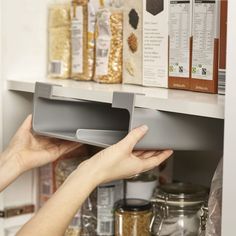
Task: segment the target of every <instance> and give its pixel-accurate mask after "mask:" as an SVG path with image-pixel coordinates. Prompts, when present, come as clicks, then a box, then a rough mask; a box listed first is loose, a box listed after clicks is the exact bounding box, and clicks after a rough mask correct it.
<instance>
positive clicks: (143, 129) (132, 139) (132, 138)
mask: <svg viewBox="0 0 236 236" xmlns="http://www.w3.org/2000/svg"><path fill="white" fill-rule="evenodd" d="M147 131H148V126H147V125H142V126H140V127H138V128H135V129H133V130H132V131H131V132H130V133H129V134H128V135H127V136H126V137H125V138H124V139H123V140H121V141H120V142H119V143H118V145H120V146H122V147H125V148H127V149H128V150H129V151H132V150H133V148H134V146H135V145H136V144H137V143H138V142H139V141H140V140H141V139H142V138H143V137H144V135H145V134H146V133H147Z"/></svg>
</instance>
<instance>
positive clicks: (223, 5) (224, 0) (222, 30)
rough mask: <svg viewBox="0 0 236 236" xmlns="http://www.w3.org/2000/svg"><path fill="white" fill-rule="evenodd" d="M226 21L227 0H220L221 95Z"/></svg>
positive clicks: (225, 46) (221, 89)
mask: <svg viewBox="0 0 236 236" xmlns="http://www.w3.org/2000/svg"><path fill="white" fill-rule="evenodd" d="M227 21H228V0H221V6H220V55H219V56H220V58H219V83H218V93H219V94H223V95H224V94H225V87H226V55H227Z"/></svg>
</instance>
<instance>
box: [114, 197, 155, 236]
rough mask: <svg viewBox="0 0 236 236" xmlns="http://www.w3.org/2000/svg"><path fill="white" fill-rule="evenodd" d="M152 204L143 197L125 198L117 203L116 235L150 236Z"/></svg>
mask: <svg viewBox="0 0 236 236" xmlns="http://www.w3.org/2000/svg"><path fill="white" fill-rule="evenodd" d="M151 218H152V205H151V203H150V202H149V201H146V200H141V199H124V200H121V201H119V202H117V203H116V205H115V236H130V235H132V236H149V235H150V232H149V231H150V230H149V227H150V223H151Z"/></svg>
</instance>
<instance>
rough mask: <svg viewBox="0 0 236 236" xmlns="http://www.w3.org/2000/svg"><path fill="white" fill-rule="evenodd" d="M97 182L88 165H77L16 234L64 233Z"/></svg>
mask: <svg viewBox="0 0 236 236" xmlns="http://www.w3.org/2000/svg"><path fill="white" fill-rule="evenodd" d="M90 166H91V165H90ZM97 184H99V181H98V178H97V175H96V174H95V172H91V168H90V167H89V168H87V167H84V166H82V167H79V168H78V169H77V170H76V171H75V172H74V173H73V174H72V175H71V176H70V177H69V178H68V179H67V181H66V182H65V183H64V184H63V185H62V186H61V188H60V189H59V190H58V191H57V192H56V193H55V194H54V196H53V197H52V198H51V199H50V200H49V201H48V202H47V203H46V204H45V205H44V207H43V208H42V209H41V210H40V211H39V212H38V213H37V214H36V215H35V217H34V218H33V219H32V220H30V221H29V222H28V223H27V224H26V225H25V226H24V227H23V228H22V229H21V231H20V232H19V233H18V234H17V236H26V235H34V236H42V235H48V236H61V235H64V233H65V230H66V228H67V227H68V225H69V223H70V222H71V220H72V218H73V217H74V215H75V214H76V212H77V211H78V209H79V208H80V207H81V205H82V204H83V202H84V201H85V200H86V198H87V197H88V196H89V194H90V193H91V192H92V191H93V189H94V188H95V187H96V186H97Z"/></svg>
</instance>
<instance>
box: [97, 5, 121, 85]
mask: <svg viewBox="0 0 236 236" xmlns="http://www.w3.org/2000/svg"><path fill="white" fill-rule="evenodd" d="M122 56H123V12H122V10H121V9H119V8H114V9H109V8H103V9H100V10H99V11H98V13H97V20H96V67H95V76H94V80H95V81H97V82H99V83H108V84H112V83H121V82H122V64H123V63H122Z"/></svg>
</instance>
